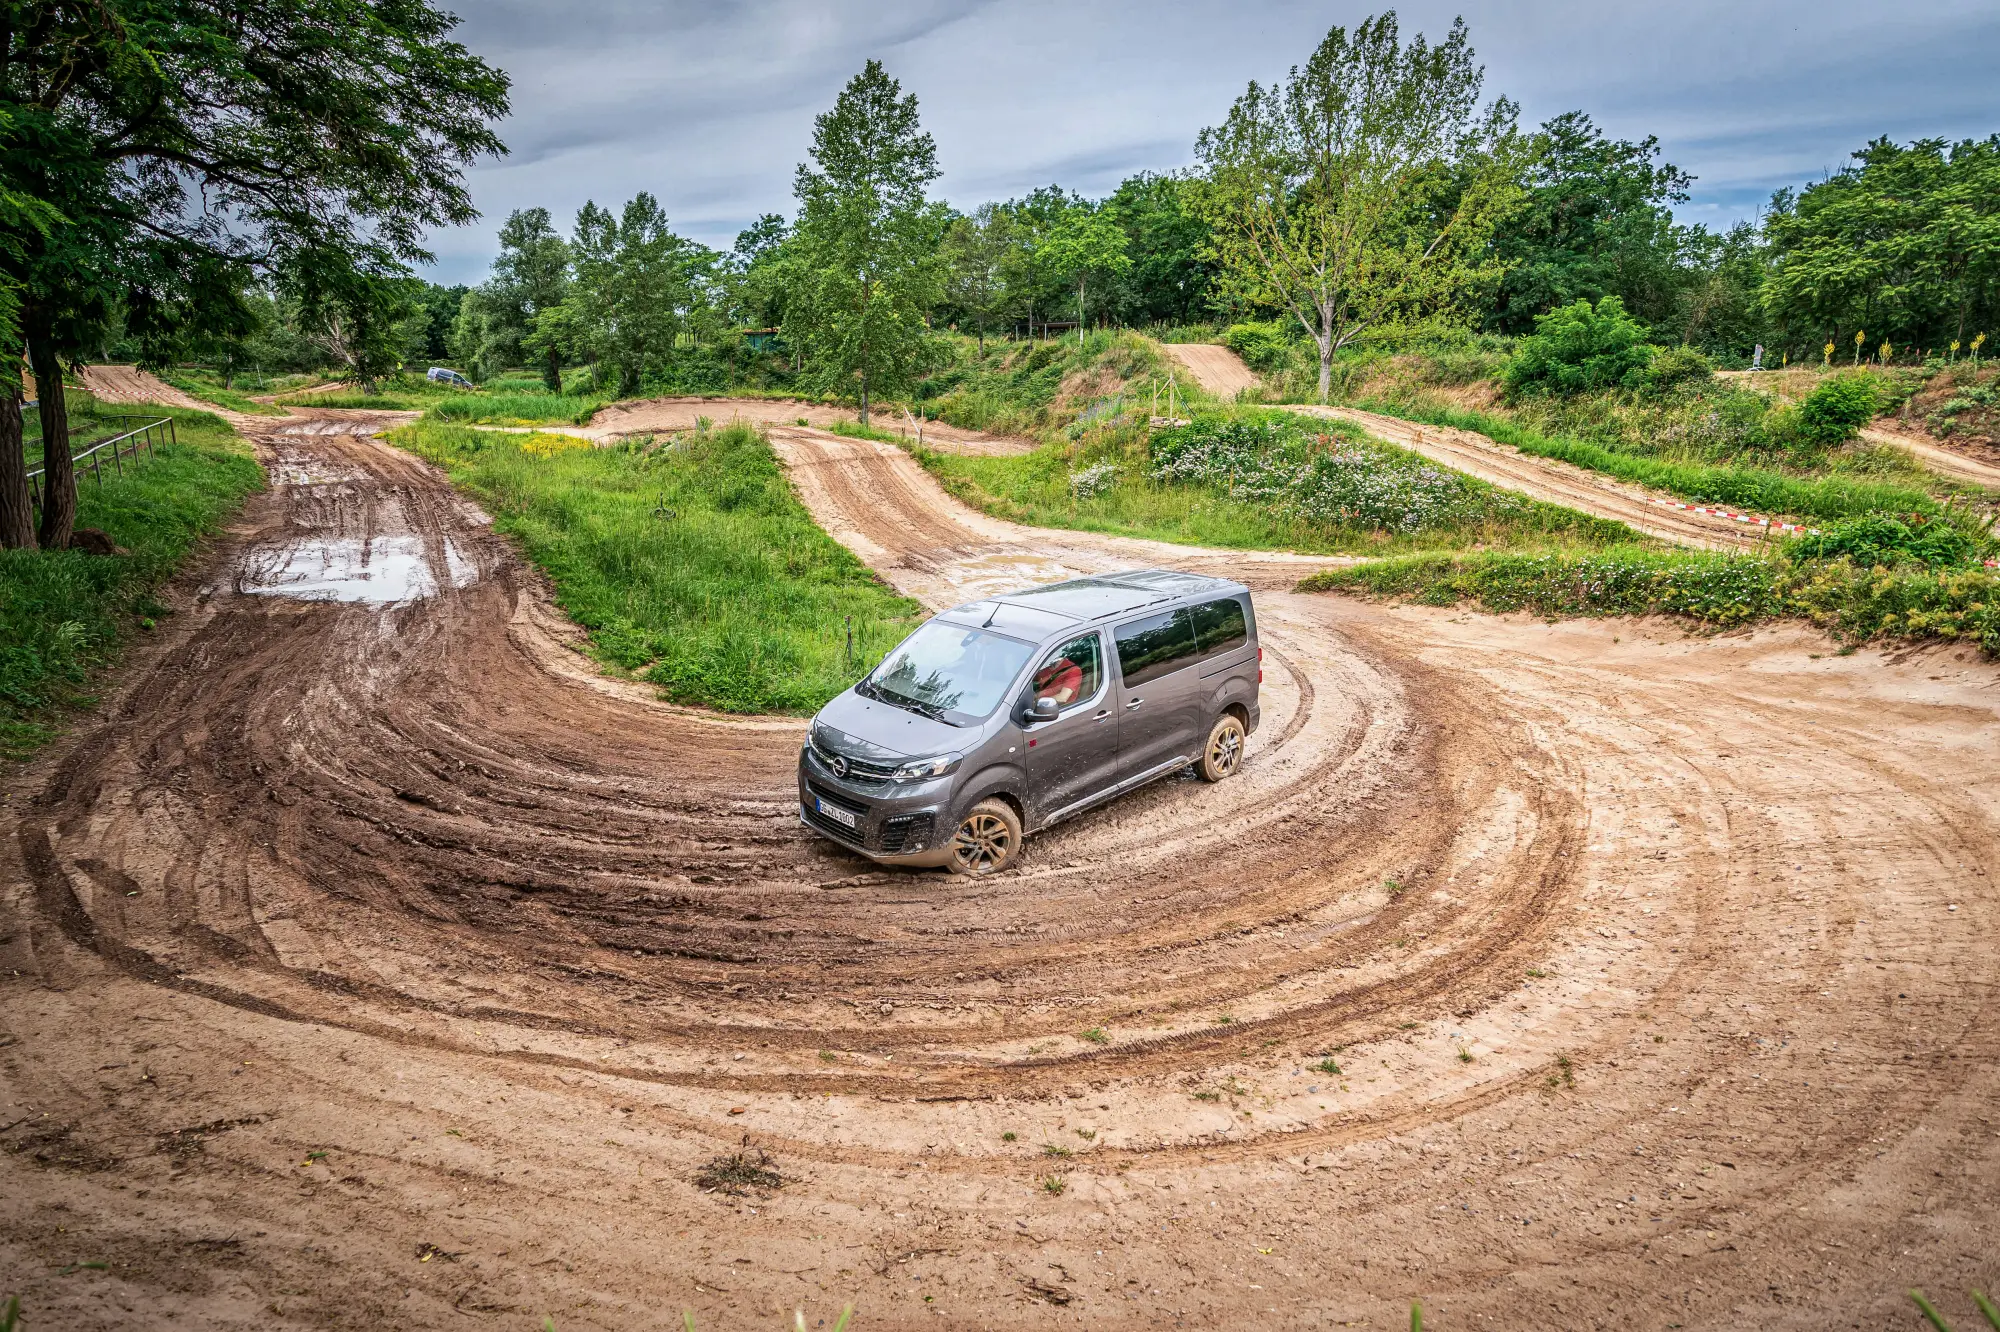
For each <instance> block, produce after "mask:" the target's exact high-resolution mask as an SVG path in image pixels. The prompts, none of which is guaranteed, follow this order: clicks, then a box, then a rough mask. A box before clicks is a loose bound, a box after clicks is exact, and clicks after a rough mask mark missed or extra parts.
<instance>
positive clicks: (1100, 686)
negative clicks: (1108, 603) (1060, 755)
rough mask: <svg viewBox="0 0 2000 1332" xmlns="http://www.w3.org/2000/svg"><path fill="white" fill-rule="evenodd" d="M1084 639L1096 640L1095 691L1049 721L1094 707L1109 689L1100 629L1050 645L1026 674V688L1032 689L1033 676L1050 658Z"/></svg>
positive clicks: (1105, 653)
mask: <svg viewBox="0 0 2000 1332" xmlns="http://www.w3.org/2000/svg"><path fill="white" fill-rule="evenodd" d="M1086 638H1094V639H1096V640H1097V691H1096V692H1095V693H1093V694H1091V695H1090V697H1088V698H1082V699H1078V700H1077V701H1076V702H1074V703H1072V704H1070V705H1069V706H1068V707H1066V708H1064V709H1062V710H1061V711H1060V712H1058V713H1056V715H1055V717H1054V718H1052V719H1051V720H1053V721H1061V720H1062V719H1063V718H1064V717H1067V716H1070V715H1071V714H1073V713H1077V712H1081V711H1082V710H1083V709H1085V708H1088V707H1095V706H1096V705H1097V704H1099V703H1101V702H1103V701H1104V695H1105V693H1106V691H1108V690H1109V689H1110V688H1111V670H1110V666H1111V663H1110V661H1109V660H1108V659H1107V658H1108V657H1109V655H1110V654H1108V653H1107V652H1106V651H1105V650H1104V646H1105V645H1104V631H1103V630H1101V629H1089V630H1085V631H1084V632H1083V633H1080V634H1074V635H1072V636H1070V637H1068V638H1065V639H1063V640H1062V641H1061V642H1060V643H1052V644H1050V645H1049V650H1048V651H1047V652H1045V653H1043V654H1042V659H1041V660H1040V661H1038V662H1036V663H1035V665H1034V668H1033V669H1032V670H1030V671H1029V672H1028V686H1027V687H1028V688H1029V689H1030V690H1032V689H1034V687H1035V675H1036V673H1037V672H1039V671H1040V670H1041V669H1042V667H1043V666H1045V665H1047V664H1048V660H1049V658H1050V657H1052V656H1054V655H1055V654H1056V653H1058V652H1060V651H1062V650H1063V649H1064V648H1066V647H1069V646H1070V645H1071V644H1072V643H1076V642H1079V641H1081V640H1082V639H1086ZM1042 724H1043V725H1047V724H1048V723H1046V722H1044V723H1042Z"/></svg>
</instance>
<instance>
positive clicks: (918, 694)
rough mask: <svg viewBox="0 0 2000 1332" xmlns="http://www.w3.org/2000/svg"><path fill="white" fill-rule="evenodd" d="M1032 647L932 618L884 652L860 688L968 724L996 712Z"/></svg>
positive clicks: (885, 699)
mask: <svg viewBox="0 0 2000 1332" xmlns="http://www.w3.org/2000/svg"><path fill="white" fill-rule="evenodd" d="M1034 650H1035V649H1034V645H1033V644H1031V643H1023V642H1022V641H1021V640H1020V639H1018V638H1007V637H1004V636H1002V635H1000V634H994V633H988V632H986V631H985V630H982V629H967V628H965V627H964V626H963V625H955V624H945V623H942V622H941V621H938V620H933V621H931V622H930V623H929V624H927V625H925V626H924V627H923V628H921V629H919V630H917V632H915V633H914V634H911V635H910V636H909V637H908V638H906V639H904V640H903V643H902V645H901V646H900V647H898V648H897V649H896V650H895V651H894V652H891V653H890V654H889V655H888V656H887V657H885V658H883V659H882V664H881V665H880V666H877V667H876V668H875V669H874V670H873V671H871V672H869V675H868V678H867V679H865V680H863V681H862V682H861V684H860V686H859V691H860V692H861V693H862V694H863V695H864V696H865V697H868V698H879V699H881V700H882V701H883V702H885V703H893V704H895V705H896V706H897V707H902V708H908V709H910V710H911V711H913V712H921V713H923V714H924V715H925V716H927V717H935V718H937V719H938V720H940V721H947V722H950V723H951V724H952V725H954V726H966V725H970V724H971V723H973V722H976V721H980V720H983V719H984V718H986V717H988V716H990V715H992V712H993V709H994V708H996V707H998V706H999V705H1000V700H1001V698H1003V697H1004V696H1005V695H1006V693H1007V687H1008V686H1009V685H1011V684H1013V683H1014V680H1015V679H1016V677H1018V676H1019V675H1020V674H1021V668H1022V667H1023V666H1025V665H1027V664H1028V656H1029V654H1030V653H1032V652H1033V651H1034Z"/></svg>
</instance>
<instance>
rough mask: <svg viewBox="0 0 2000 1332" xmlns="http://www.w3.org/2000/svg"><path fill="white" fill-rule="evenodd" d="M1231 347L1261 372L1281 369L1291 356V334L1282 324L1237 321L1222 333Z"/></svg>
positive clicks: (1252, 367)
mask: <svg viewBox="0 0 2000 1332" xmlns="http://www.w3.org/2000/svg"><path fill="white" fill-rule="evenodd" d="M1222 340H1223V342H1225V343H1227V344H1228V346H1229V350H1231V351H1233V352H1235V353H1236V354H1237V355H1238V356H1241V357H1242V358H1243V364H1245V365H1247V366H1249V367H1250V368H1251V369H1252V370H1255V371H1257V372H1258V373H1260V374H1269V373H1270V372H1271V371H1273V370H1278V369H1282V368H1283V367H1284V364H1285V362H1286V361H1287V360H1289V359H1290V357H1291V350H1292V344H1291V338H1290V337H1289V336H1288V331H1287V329H1286V327H1285V326H1284V325H1283V324H1279V323H1268V324H1236V325H1233V326H1231V328H1230V330H1229V331H1228V332H1227V333H1225V334H1223V336H1222Z"/></svg>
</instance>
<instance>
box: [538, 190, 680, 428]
mask: <svg viewBox="0 0 2000 1332" xmlns="http://www.w3.org/2000/svg"><path fill="white" fill-rule="evenodd" d="M569 249H570V255H571V259H572V263H573V265H574V277H573V280H572V283H571V286H570V294H569V296H568V297H567V298H566V299H565V300H563V301H561V302H559V303H558V304H556V305H554V306H552V307H550V308H549V309H548V310H547V311H545V312H544V313H543V314H542V315H541V316H540V317H539V318H538V319H537V320H536V327H535V334H534V338H533V339H532V341H533V342H534V343H535V345H538V346H547V347H549V348H551V349H555V348H561V349H565V350H568V351H570V352H571V353H572V354H574V355H576V356H577V357H578V358H579V359H582V360H586V361H588V362H589V363H590V365H591V367H592V371H591V374H592V380H593V383H594V382H595V379H596V366H597V365H598V363H599V362H601V361H608V362H610V363H611V364H612V365H614V366H616V367H617V369H618V391H619V392H620V393H621V394H625V395H628V396H629V395H631V394H634V393H637V392H638V391H639V389H640V386H641V385H642V383H643V382H644V380H645V376H646V375H647V374H648V373H649V372H650V371H652V370H654V369H655V368H657V367H658V365H659V364H660V363H661V362H662V361H663V360H664V359H665V358H666V357H667V356H669V355H670V354H671V353H672V351H673V348H674V343H675V341H676V340H677V339H678V338H679V337H680V336H681V335H682V334H683V333H691V332H695V331H698V328H699V326H700V324H701V322H702V320H703V318H704V317H705V316H706V314H707V312H708V310H709V299H708V289H709V286H710V283H711V281H712V279H713V275H714V271H715V267H716V262H717V258H718V256H717V255H716V254H715V253H714V252H713V251H711V250H709V249H707V248H705V247H703V246H700V245H697V244H695V243H694V242H693V241H690V240H688V239H686V238H685V237H681V236H677V235H675V234H674V232H673V230H672V229H671V228H670V227H669V226H668V225H667V216H666V214H665V213H664V212H663V211H661V209H660V204H659V201H658V200H657V199H655V198H654V197H653V196H652V195H650V194H647V193H645V192H643V191H642V192H641V193H640V194H638V195H637V196H635V197H634V198H633V199H632V201H631V202H629V203H627V204H626V205H625V208H624V211H623V213H622V214H620V215H619V216H616V217H614V216H612V214H611V213H610V211H609V210H607V209H604V208H599V207H598V206H597V205H596V204H595V203H585V204H584V206H583V207H582V208H581V209H579V210H578V211H577V215H576V231H575V235H574V238H573V239H572V240H571V242H570V247H569ZM551 354H554V352H553V351H551Z"/></svg>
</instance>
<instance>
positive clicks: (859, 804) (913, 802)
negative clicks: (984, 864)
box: [799, 745, 953, 869]
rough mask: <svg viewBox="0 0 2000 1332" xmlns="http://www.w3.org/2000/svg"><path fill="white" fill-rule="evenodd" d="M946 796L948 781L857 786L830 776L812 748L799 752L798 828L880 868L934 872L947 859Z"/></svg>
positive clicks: (948, 814) (949, 829) (948, 825)
mask: <svg viewBox="0 0 2000 1332" xmlns="http://www.w3.org/2000/svg"><path fill="white" fill-rule="evenodd" d="M950 796H951V779H950V778H949V777H939V778H936V779H934V780H932V781H928V782H874V781H864V782H857V781H853V780H850V779H848V778H844V777H837V776H835V775H834V773H833V772H832V770H831V769H829V768H828V767H827V766H826V764H825V763H823V762H821V761H820V757H819V755H818V754H817V753H815V752H814V751H813V748H812V746H810V745H805V746H802V747H801V748H800V750H799V822H801V823H803V824H805V826H806V827H808V828H810V829H812V830H813V831H814V832H816V833H818V834H820V835H821V836H823V837H825V838H827V839H828V840H830V841H834V842H838V843H839V844H840V845H842V846H844V847H846V848H847V849H848V850H850V851H858V852H860V853H861V854H862V855H864V856H867V857H868V858H869V859H870V860H874V861H878V862H880V863H882V864H884V865H904V866H908V867H909V868H911V869H934V868H936V867H938V866H941V865H943V864H944V863H945V862H946V861H947V860H949V859H950V857H951V835H952V832H953V827H952V823H951V810H950V804H949V801H950ZM850 819H851V820H852V822H851V823H850V822H849V820H850Z"/></svg>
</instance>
